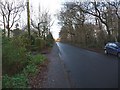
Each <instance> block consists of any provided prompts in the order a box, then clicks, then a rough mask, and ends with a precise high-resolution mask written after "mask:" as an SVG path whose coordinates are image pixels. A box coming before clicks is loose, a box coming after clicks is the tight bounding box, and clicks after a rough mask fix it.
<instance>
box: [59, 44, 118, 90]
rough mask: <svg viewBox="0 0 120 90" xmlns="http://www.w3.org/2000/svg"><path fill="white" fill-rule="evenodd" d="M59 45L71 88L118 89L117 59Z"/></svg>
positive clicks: (66, 45)
mask: <svg viewBox="0 0 120 90" xmlns="http://www.w3.org/2000/svg"><path fill="white" fill-rule="evenodd" d="M57 45H58V48H59V56H60V58H61V61H62V62H63V64H64V68H65V70H66V72H67V73H68V79H69V83H70V87H71V88H118V61H119V59H118V58H117V57H115V56H111V55H108V56H107V55H104V54H100V53H96V52H92V51H88V50H85V49H81V48H77V47H74V46H71V45H68V44H63V43H60V42H57Z"/></svg>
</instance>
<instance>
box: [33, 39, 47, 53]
mask: <svg viewBox="0 0 120 90" xmlns="http://www.w3.org/2000/svg"><path fill="white" fill-rule="evenodd" d="M35 47H36V49H37V50H39V51H40V50H42V49H43V48H45V40H43V39H41V38H36V39H35Z"/></svg>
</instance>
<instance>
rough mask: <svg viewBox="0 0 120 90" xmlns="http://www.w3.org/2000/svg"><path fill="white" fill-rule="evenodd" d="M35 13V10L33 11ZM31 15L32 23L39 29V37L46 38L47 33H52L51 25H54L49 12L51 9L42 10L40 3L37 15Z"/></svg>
mask: <svg viewBox="0 0 120 90" xmlns="http://www.w3.org/2000/svg"><path fill="white" fill-rule="evenodd" d="M32 13H33V15H34V13H35V12H32ZM33 15H32V17H31V25H32V27H33V28H35V29H37V30H38V37H40V38H43V39H45V38H46V37H47V35H49V33H50V27H51V26H52V24H53V23H52V22H51V21H52V20H51V15H50V14H49V11H47V10H44V12H42V11H41V10H40V5H39V8H38V12H37V15H34V16H33Z"/></svg>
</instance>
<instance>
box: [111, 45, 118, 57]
mask: <svg viewBox="0 0 120 90" xmlns="http://www.w3.org/2000/svg"><path fill="white" fill-rule="evenodd" d="M112 47H113V51H112V53H113V54H115V55H117V52H118V46H117V45H116V44H113V45H112Z"/></svg>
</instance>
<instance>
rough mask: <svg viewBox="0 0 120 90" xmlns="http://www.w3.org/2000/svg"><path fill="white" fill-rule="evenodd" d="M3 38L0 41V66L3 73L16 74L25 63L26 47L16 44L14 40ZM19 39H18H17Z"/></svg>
mask: <svg viewBox="0 0 120 90" xmlns="http://www.w3.org/2000/svg"><path fill="white" fill-rule="evenodd" d="M17 40H18V39H16V40H15V41H14V40H13V39H9V38H3V42H2V44H3V45H2V66H3V70H2V71H3V74H9V75H11V74H16V73H17V72H19V71H21V70H22V69H23V68H24V66H25V65H27V56H26V49H25V48H24V47H22V46H19V43H18V45H17V43H16V41H17ZM18 41H19V40H18Z"/></svg>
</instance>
